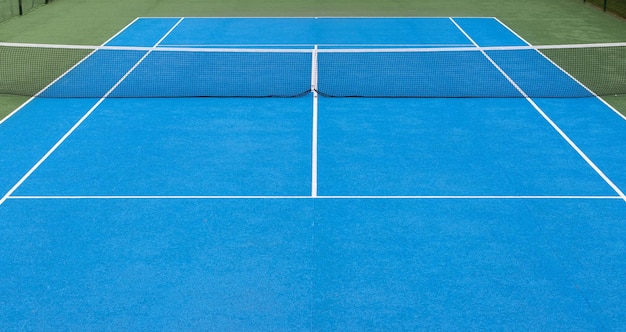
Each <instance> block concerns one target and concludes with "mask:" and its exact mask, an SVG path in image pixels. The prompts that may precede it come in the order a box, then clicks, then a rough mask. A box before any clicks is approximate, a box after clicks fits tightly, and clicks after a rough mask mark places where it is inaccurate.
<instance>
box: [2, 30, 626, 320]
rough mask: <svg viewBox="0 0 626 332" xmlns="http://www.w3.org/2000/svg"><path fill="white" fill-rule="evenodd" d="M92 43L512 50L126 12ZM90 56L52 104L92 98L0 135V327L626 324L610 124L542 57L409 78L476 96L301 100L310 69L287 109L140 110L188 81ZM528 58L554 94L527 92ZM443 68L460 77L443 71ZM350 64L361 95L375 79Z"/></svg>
mask: <svg viewBox="0 0 626 332" xmlns="http://www.w3.org/2000/svg"><path fill="white" fill-rule="evenodd" d="M106 45H108V46H142V47H150V48H159V47H163V46H167V47H181V48H194V47H220V48H263V49H269V50H272V49H280V48H289V49H296V50H305V51H306V50H310V49H312V48H314V47H315V48H316V49H318V48H319V49H320V50H324V49H334V48H342V49H345V48H377V47H388V48H399V47H461V46H464V47H474V46H520V45H526V42H525V41H523V40H522V39H521V38H520V37H519V36H517V35H516V34H515V33H514V32H513V31H511V30H510V29H508V28H507V27H506V26H504V25H503V24H502V23H501V22H500V21H499V20H497V19H494V18H395V19H391V18H247V19H245V18H206V19H205V18H185V19H181V18H139V19H137V20H136V21H134V22H133V23H132V24H130V25H129V26H127V27H126V28H125V29H123V30H122V31H121V32H120V33H119V34H117V35H116V36H114V37H113V38H111V39H110V40H109V41H108V42H107V43H106ZM106 52H113V51H108V50H103V51H98V52H96V53H94V54H92V55H91V56H90V57H89V58H87V59H85V61H84V62H83V63H81V65H79V66H78V67H76V68H75V70H73V71H71V72H69V73H68V74H67V75H65V76H64V77H63V78H62V79H61V80H59V81H58V83H57V84H56V85H53V86H52V87H50V88H49V90H48V91H49V92H50V93H52V94H54V93H56V92H55V89H62V88H64V87H65V86H72V85H76V86H80V87H81V89H83V88H84V89H83V90H81V91H82V92H81V93H82V94H84V95H85V96H89V95H93V97H94V98H40V97H38V98H33V99H32V100H30V101H29V102H28V103H26V104H25V105H23V107H22V108H20V109H19V110H18V111H17V112H15V113H14V114H12V115H11V116H10V117H9V118H7V119H5V120H4V121H3V122H1V123H0V141H1V142H2V144H0V220H1V222H0V266H1V267H0V280H1V282H0V305H1V306H2V308H3V309H2V310H1V311H0V329H2V330H5V331H7V330H8V331H18V330H49V331H57V330H145V331H153V330H215V331H246V330H254V331H257V330H262V331H277V330H278V331H280V330H289V331H292V330H293V331H300V330H304V331H335V330H341V331H364V330H389V331H395V330H409V331H413V330H549V331H552V330H566V331H570V330H578V331H607V330H623V329H624V326H626V311H625V310H624V307H626V273H625V272H624V271H626V240H625V239H626V195H625V194H624V192H623V190H624V189H625V188H626V172H624V164H625V163H626V158H625V157H624V153H623V152H624V151H626V119H624V117H622V116H621V115H619V114H618V113H617V112H616V111H615V110H613V109H611V108H610V107H609V106H608V105H607V104H605V103H604V102H603V101H602V100H601V99H599V98H596V97H586V98H565V97H566V96H565V95H564V92H563V91H565V89H564V90H563V91H561V90H560V89H563V87H564V86H565V87H567V89H566V90H567V91H572V90H574V91H578V90H580V91H583V92H584V90H585V89H584V87H582V86H580V85H578V83H576V82H575V81H573V80H572V79H571V78H570V77H569V76H567V75H566V74H564V73H563V72H561V70H560V69H559V68H557V67H554V64H552V63H550V62H549V61H547V60H546V59H545V58H543V57H541V56H538V55H537V54H536V53H532V52H531V53H528V54H527V55H526V56H527V59H528V61H527V63H526V65H524V66H520V65H519V62H511V61H510V58H507V57H504V56H502V54H501V53H499V51H488V52H485V53H483V54H481V53H479V52H477V53H476V54H474V55H473V56H476V55H479V57H481V58H480V59H476V62H473V63H475V64H480V65H477V66H478V67H474V69H476V68H480V71H478V70H470V69H467V68H464V67H467V66H464V62H463V61H465V60H464V59H463V58H454V57H450V58H449V59H445V60H446V61H449V62H450V63H449V65H448V67H447V69H444V68H441V69H438V68H436V65H437V63H433V64H432V65H428V67H429V70H430V71H426V72H422V73H419V74H418V75H417V76H415V77H410V79H416V78H417V79H421V80H426V81H427V82H428V83H429V84H427V85H438V84H443V85H454V86H457V83H459V84H458V86H459V87H462V86H463V84H467V82H470V84H472V85H474V86H478V94H479V95H480V96H481V98H442V97H446V96H445V95H439V96H432V97H433V98H328V97H324V96H323V95H320V96H319V97H318V96H317V94H315V93H301V88H302V89H310V85H311V80H312V78H311V75H309V76H308V77H304V78H302V77H293V79H290V80H289V81H288V82H283V81H279V82H278V83H277V84H285V89H291V90H289V91H288V93H286V94H287V95H293V96H296V95H297V96H298V97H294V98H236V97H232V98H115V97H123V96H127V94H130V92H128V91H135V90H137V89H143V90H142V93H143V94H144V95H146V96H149V97H158V93H160V91H161V87H160V85H159V84H160V83H161V82H164V81H167V80H169V79H170V78H171V77H173V75H174V74H172V73H170V72H168V70H172V71H175V70H183V71H185V70H189V67H187V65H186V64H181V66H180V67H179V68H174V69H171V68H169V69H168V68H160V67H159V66H160V64H161V63H162V62H161V60H162V59H161V58H159V56H164V57H167V56H168V54H167V52H164V53H163V54H159V55H157V54H153V55H151V54H150V52H148V51H143V52H141V51H129V50H124V51H118V52H117V53H115V55H113V57H115V61H116V63H119V64H120V65H119V66H117V70H112V71H98V70H97V69H98V67H99V65H100V64H102V61H108V60H102V59H110V57H107V56H106V54H105V53H106ZM244 53H245V52H244ZM272 54H273V53H272ZM270 55H271V54H270ZM274 55H276V56H280V55H279V54H278V53H276V54H274ZM328 55H329V58H324V57H323V56H322V53H320V58H319V66H320V76H319V80H320V85H319V88H320V89H325V91H331V92H332V91H333V89H335V86H334V85H333V84H334V83H333V82H334V81H333V78H334V77H333V76H336V78H338V79H341V75H342V68H340V67H341V66H335V67H337V68H335V69H333V70H332V71H329V72H322V71H321V68H322V67H324V68H334V67H333V63H332V61H331V60H332V59H331V57H330V56H331V55H332V53H328ZM211 56H214V55H211ZM200 60H202V57H200ZM212 61H218V63H222V62H219V61H222V60H221V59H219V58H216V57H213V58H212ZM243 61H247V60H245V59H244V60H243ZM308 61H311V53H306V52H303V53H302V57H300V56H298V57H296V58H295V60H294V62H295V63H296V64H298V66H300V67H303V68H305V69H306V70H309V72H310V70H312V69H313V68H312V67H307V66H308ZM326 61H328V63H326ZM409 61H413V60H409ZM224 63H225V62H224ZM402 63H406V61H404V60H403V61H402ZM195 65H196V66H202V64H201V63H197V62H196V64H195ZM480 66H483V67H480ZM537 66H543V67H548V69H553V70H554V73H555V74H554V76H551V79H550V80H547V81H545V82H544V83H543V84H542V85H544V86H545V85H547V86H548V87H549V89H552V90H553V91H554V93H555V95H556V96H557V97H558V98H535V97H533V98H530V97H529V98H524V97H522V96H523V92H527V93H528V95H531V94H532V95H534V94H535V93H534V92H533V89H538V87H537V82H536V81H537V78H532V77H531V78H528V77H527V76H528V75H526V74H527V73H528V67H537ZM550 66H552V67H554V68H552V67H550ZM293 68H296V67H293ZM359 68H360V67H358V63H357V64H356V65H355V67H354V68H352V69H350V70H349V71H346V72H345V73H344V74H345V75H348V73H349V72H351V73H354V72H355V71H356V72H359V70H360V69H359ZM197 70H198V71H201V70H203V69H202V68H198V69H197ZM284 70H285V71H286V72H287V73H288V74H290V72H289V70H291V67H285V68H284ZM439 70H441V72H440V71H439ZM445 70H448V71H453V72H465V73H466V75H465V76H463V75H460V77H461V78H459V76H458V75H456V76H454V77H455V80H452V81H446V82H439V81H437V77H438V76H443V74H442V73H443V72H444V71H445ZM257 73H261V72H260V71H259V72H257ZM222 74H229V75H235V76H236V75H239V73H236V72H235V71H230V70H226V72H223V73H222ZM296 74H297V73H296V72H294V75H296ZM362 74H363V76H360V77H361V80H360V81H359V82H357V85H358V86H359V89H369V88H370V86H369V85H372V84H373V85H376V82H374V83H372V79H373V78H375V77H377V76H380V75H379V74H380V73H377V72H376V71H372V72H367V73H362ZM85 75H89V76H85ZM152 75H155V76H157V77H159V79H156V80H154V81H155V82H152V83H146V76H148V77H150V76H152ZM158 75H161V76H158ZM170 75H171V76H170ZM263 75H265V74H263ZM324 75H326V76H324ZM481 75H482V76H484V77H487V79H485V80H484V81H481V80H480V77H481ZM505 75H506V76H505ZM185 77H186V78H188V80H189V82H190V83H189V84H190V85H194V84H195V83H196V81H194V78H193V70H190V71H189V72H186V74H185ZM245 78H246V77H245V75H244V76H241V77H239V78H237V79H236V80H235V81H236V82H241V81H242V80H244V79H245ZM256 79H257V78H255V77H249V80H252V83H251V84H252V85H253V86H257V85H259V84H263V82H256ZM278 79H279V78H277V80H278ZM381 79H383V78H381ZM322 81H324V82H322ZM463 81H466V82H465V83H463ZM511 81H512V82H513V83H511ZM77 82H82V83H77ZM167 82H169V81H167ZM118 83H119V84H118ZM287 83H288V84H287ZM396 83H397V82H391V81H390V82H384V81H383V82H378V85H383V86H386V87H389V86H392V85H393V84H396ZM462 83H463V84H462ZM224 84H230V83H223V84H222V85H216V86H212V87H204V86H195V85H194V86H188V87H182V88H186V89H187V90H194V89H196V90H197V91H196V92H192V94H193V95H196V94H202V93H205V92H206V91H216V90H220V89H221V88H222V87H223V86H224ZM301 86H303V87H301ZM179 88H181V87H173V86H172V89H174V90H176V89H179ZM207 89H208V90H207ZM242 89H243V90H241V92H239V91H238V92H237V93H236V95H238V94H244V93H246V91H248V89H252V88H249V87H243V88H242ZM261 89H262V88H261ZM424 89H428V87H424ZM451 89H452V90H450V91H448V92H447V93H451V94H463V93H464V92H463V90H462V88H459V89H458V90H455V89H456V88H454V87H451ZM495 89H499V91H504V92H501V93H504V94H506V95H509V96H510V97H507V98H489V97H488V96H489V95H491V94H492V93H493V91H494V90H495ZM306 91H307V90H305V92H306ZM425 91H426V92H424V93H428V92H427V91H428V90H425ZM409 92H410V93H413V91H409ZM409 92H407V93H409ZM171 93H172V94H178V93H179V92H176V91H173V92H171ZM180 93H181V94H184V93H186V92H180ZM350 93H351V92H350V91H349V92H347V93H346V94H347V95H349V94H350ZM420 93H421V92H420ZM576 93H577V94H578V93H580V92H576ZM44 94H45V93H44ZM262 94H263V95H266V94H267V93H265V92H262ZM329 94H332V93H329ZM483 94H484V95H483ZM102 95H106V96H108V97H107V98H100V97H96V96H102Z"/></svg>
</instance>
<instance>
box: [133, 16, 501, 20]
mask: <svg viewBox="0 0 626 332" xmlns="http://www.w3.org/2000/svg"><path fill="white" fill-rule="evenodd" d="M172 18H185V19H225V18H227V19H230V18H235V19H238V18H246V19H247V18H253V19H257V18H261V19H268V18H269V19H282V18H291V19H300V18H310V19H320V18H321V19H335V18H359V19H363V18H371V19H376V18H384V19H396V18H399V19H431V18H432V19H449V18H450V17H449V16H138V17H137V18H135V20H137V19H172ZM455 18H495V17H494V16H456V17H455Z"/></svg>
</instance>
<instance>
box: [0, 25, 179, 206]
mask: <svg viewBox="0 0 626 332" xmlns="http://www.w3.org/2000/svg"><path fill="white" fill-rule="evenodd" d="M182 20H183V19H182V18H181V19H180V20H179V21H178V22H177V23H176V24H175V25H174V26H173V27H172V28H171V29H170V30H169V31H168V32H167V33H166V34H165V35H164V36H163V37H162V38H161V39H159V41H158V42H157V43H156V44H155V45H154V48H156V47H157V46H158V45H159V43H161V42H162V41H163V40H164V39H165V38H166V37H167V36H168V35H169V34H170V33H171V32H172V31H173V30H174V29H175V28H176V27H177V26H178V24H180V22H181V21H182ZM148 55H150V52H147V53H146V54H144V56H143V57H142V58H141V59H139V61H137V63H135V65H134V66H133V67H132V68H130V69H129V70H128V71H127V72H126V74H124V76H122V78H120V79H119V80H118V81H117V82H116V83H115V85H113V87H111V88H110V89H109V90H108V91H107V92H106V93H105V94H104V96H103V97H102V98H100V99H99V100H98V101H97V102H96V103H95V104H94V105H93V106H92V107H91V108H90V109H89V110H88V111H87V113H85V114H84V115H83V116H82V117H81V118H80V119H79V120H78V122H76V123H75V124H74V125H73V126H72V128H70V130H68V131H67V132H66V133H65V135H63V137H61V139H59V140H58V141H57V142H56V143H55V144H54V145H53V146H52V147H51V148H50V150H48V152H46V154H45V155H44V156H43V157H41V159H39V161H37V163H36V164H35V165H34V166H33V167H31V169H30V170H28V172H26V174H24V176H22V178H21V179H20V180H19V181H18V182H17V183H16V184H15V185H14V186H13V187H12V188H11V189H10V190H9V191H8V192H7V193H6V194H5V195H4V196H3V197H2V198H0V205H2V203H4V202H5V201H6V200H7V199H8V198H9V197H10V196H11V195H12V194H13V193H14V192H15V191H16V190H17V188H19V187H20V186H21V185H22V184H23V183H24V181H26V179H28V178H29V177H30V176H31V175H32V174H33V173H34V172H35V171H36V170H37V168H39V166H41V164H43V163H44V162H45V161H46V160H47V159H48V157H50V156H51V155H52V154H53V153H54V151H56V150H57V149H58V148H59V146H61V144H63V142H65V140H67V138H68V137H69V136H70V135H72V133H74V131H76V129H78V127H79V126H80V125H81V124H82V123H83V122H85V120H87V118H88V117H89V116H90V115H91V114H92V113H93V112H94V111H95V110H96V108H98V106H100V104H102V102H104V100H105V99H106V98H107V97H108V96H109V95H110V94H111V93H112V92H113V91H114V90H115V89H116V88H117V87H118V86H119V85H120V84H121V83H122V82H123V81H124V80H125V79H126V78H127V77H128V76H129V75H130V74H131V73H132V72H133V71H134V70H135V69H136V68H137V67H138V66H139V65H140V64H141V63H142V62H143V61H144V60H145V59H146V57H148Z"/></svg>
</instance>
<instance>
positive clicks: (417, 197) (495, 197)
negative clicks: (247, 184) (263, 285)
mask: <svg viewBox="0 0 626 332" xmlns="http://www.w3.org/2000/svg"><path fill="white" fill-rule="evenodd" d="M8 199H9V200H87V199H91V200H123V199H127V200H157V199H172V200H174V199H179V200H186V199H216V200H218V199H413V200H420V199H421V200H440V199H451V200H452V199H453V200H463V199H467V200H471V199H476V200H498V199H502V200H578V199H584V200H622V197H620V196H601V195H599V196H594V195H580V196H577V195H546V196H542V195H519V196H514V195H318V196H306V195H304V196H299V195H76V196H72V195H49V196H46V195H18V196H10V197H8Z"/></svg>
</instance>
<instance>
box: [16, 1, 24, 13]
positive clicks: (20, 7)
mask: <svg viewBox="0 0 626 332" xmlns="http://www.w3.org/2000/svg"><path fill="white" fill-rule="evenodd" d="M17 7H18V8H19V11H20V16H22V15H24V8H23V7H22V0H19V1H18V2H17Z"/></svg>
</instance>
